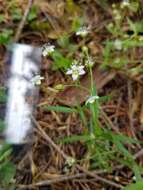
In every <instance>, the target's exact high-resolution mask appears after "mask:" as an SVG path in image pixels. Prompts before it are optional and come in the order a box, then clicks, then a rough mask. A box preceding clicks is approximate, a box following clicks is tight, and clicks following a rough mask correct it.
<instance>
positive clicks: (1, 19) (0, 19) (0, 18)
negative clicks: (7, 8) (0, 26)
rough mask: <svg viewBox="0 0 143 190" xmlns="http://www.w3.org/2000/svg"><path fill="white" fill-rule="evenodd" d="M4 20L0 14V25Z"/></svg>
mask: <svg viewBox="0 0 143 190" xmlns="http://www.w3.org/2000/svg"><path fill="white" fill-rule="evenodd" d="M4 20H5V17H4V15H3V14H0V23H2V22H3V21H4Z"/></svg>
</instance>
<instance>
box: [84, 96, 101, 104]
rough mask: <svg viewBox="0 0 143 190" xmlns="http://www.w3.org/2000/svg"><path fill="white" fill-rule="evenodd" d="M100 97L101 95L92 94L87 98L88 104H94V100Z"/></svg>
mask: <svg viewBox="0 0 143 190" xmlns="http://www.w3.org/2000/svg"><path fill="white" fill-rule="evenodd" d="M98 99H99V96H90V97H89V98H88V99H87V101H86V103H85V104H86V105H87V104H88V103H90V104H93V103H94V102H95V100H98Z"/></svg>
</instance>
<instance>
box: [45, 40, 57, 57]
mask: <svg viewBox="0 0 143 190" xmlns="http://www.w3.org/2000/svg"><path fill="white" fill-rule="evenodd" d="M54 50H55V46H54V45H51V44H49V43H48V44H45V45H44V46H43V47H42V55H43V56H44V57H46V56H48V55H50V54H51V53H52V52H54Z"/></svg>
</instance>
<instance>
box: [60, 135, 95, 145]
mask: <svg viewBox="0 0 143 190" xmlns="http://www.w3.org/2000/svg"><path fill="white" fill-rule="evenodd" d="M92 140H94V139H93V138H92V137H91V136H90V135H74V136H70V137H65V138H64V139H60V140H59V141H60V142H62V143H73V142H77V141H85V142H86V141H92Z"/></svg>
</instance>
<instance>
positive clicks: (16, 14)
mask: <svg viewBox="0 0 143 190" xmlns="http://www.w3.org/2000/svg"><path fill="white" fill-rule="evenodd" d="M11 16H12V19H13V21H19V20H21V18H22V16H23V15H22V10H21V9H20V8H13V9H12V10H11Z"/></svg>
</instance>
